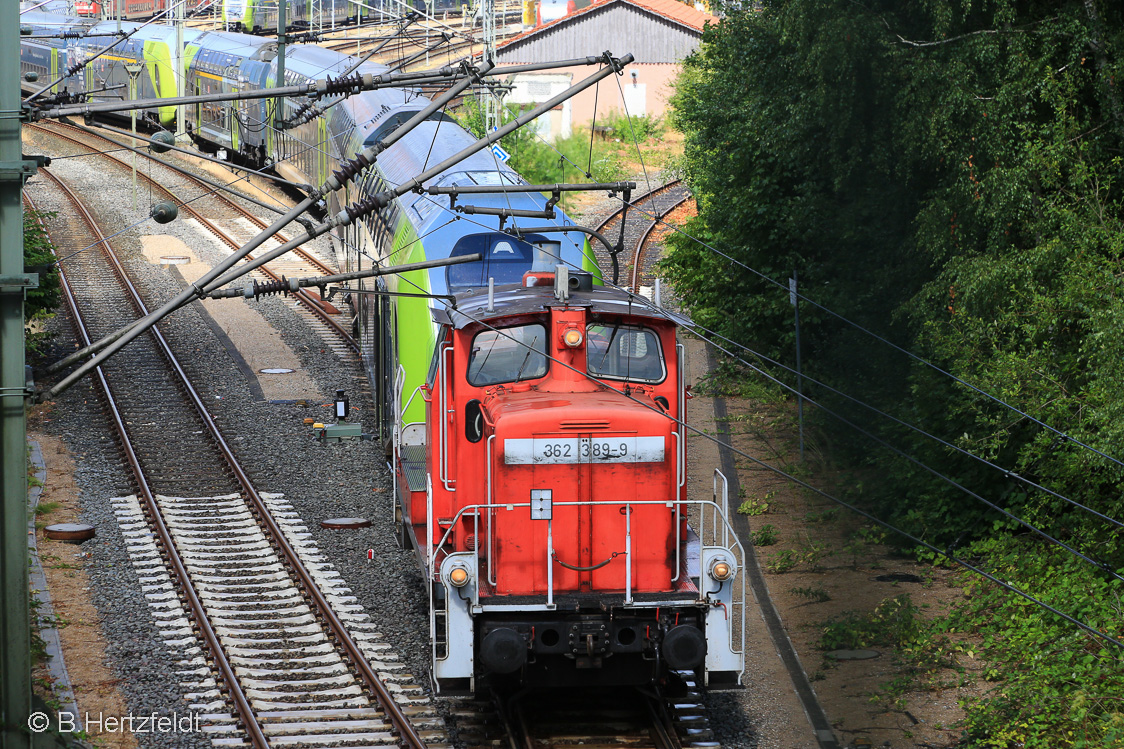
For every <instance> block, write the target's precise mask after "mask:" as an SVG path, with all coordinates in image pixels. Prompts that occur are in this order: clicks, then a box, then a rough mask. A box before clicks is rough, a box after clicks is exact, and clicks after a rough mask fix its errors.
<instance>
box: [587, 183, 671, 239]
mask: <svg viewBox="0 0 1124 749" xmlns="http://www.w3.org/2000/svg"><path fill="white" fill-rule="evenodd" d="M682 182H683V180H681V179H673V180H672V181H670V182H665V183H664V184H662V185H659V186H658V187H654V188H652V189H651V190H649V191H648V192H646V193H643V194H642V195H637V196H635V197H633V198H632V203H631V204H630V205H629V206H621V207H620V208H618V209H617V210H615V211H613V212H612V213H610V214H609V215H608V216H607V217H606V218H605V219H603V220H602V221H601V223H600V224H598V225H597V231H599V232H601V233H602V234H604V233H605V231H606V229H608V228H609V225H610V224H611V223H613V222H614V221H616V220H618V219H619V218H620V216H621V213H623V212H624V209H625V208H626V207H632V206H638V205H640V204H641V203H643V202H644V201H646V200H651V199H652V198H654V197H656V196H657V195H660V194H662V193H664V192H667V191H668V190H670V189H671V188H673V187H675V186H676V185H679V184H681V183H682Z"/></svg>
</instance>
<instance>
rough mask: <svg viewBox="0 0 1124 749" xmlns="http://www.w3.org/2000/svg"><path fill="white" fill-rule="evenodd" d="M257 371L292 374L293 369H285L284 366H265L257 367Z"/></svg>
mask: <svg viewBox="0 0 1124 749" xmlns="http://www.w3.org/2000/svg"><path fill="white" fill-rule="evenodd" d="M258 371H259V372H261V373H262V374H292V372H293V370H291V369H285V368H284V367H266V368H265V369H259V370H258Z"/></svg>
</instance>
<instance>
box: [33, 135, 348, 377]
mask: <svg viewBox="0 0 1124 749" xmlns="http://www.w3.org/2000/svg"><path fill="white" fill-rule="evenodd" d="M26 127H29V128H30V129H31V130H33V131H35V132H40V133H45V134H47V135H49V136H51V137H54V138H58V139H61V140H63V141H66V142H68V143H71V144H73V145H75V146H78V147H79V148H83V149H85V150H87V151H90V152H91V153H94V154H97V155H98V157H99V158H104V159H107V160H108V161H109V162H110V163H111V164H112V165H113V166H114V167H115V168H117V169H121V170H126V171H130V172H131V170H132V166H131V165H130V164H128V163H126V162H125V161H124V160H123V159H121V158H118V157H117V156H116V155H114V154H112V153H104V152H102V151H101V150H99V149H98V148H96V147H94V146H92V145H90V144H89V143H87V142H85V141H84V140H83V139H84V138H98V139H100V140H101V141H102V142H104V143H106V144H109V145H113V146H118V145H120V144H119V143H118V142H117V141H115V140H113V139H111V138H107V137H105V136H102V135H100V134H97V135H95V134H93V133H89V132H87V131H85V130H82V129H80V128H77V127H74V126H72V125H67V124H65V123H52V124H50V125H45V124H40V123H32V124H28V125H26ZM145 158H146V159H147V161H148V163H150V164H152V165H153V168H155V169H159V170H163V171H164V172H165V173H167V177H166V178H165V179H163V180H158V179H155V178H154V177H152V176H151V174H146V173H145V172H144V170H142V169H138V170H137V176H138V177H139V178H140V179H142V180H144V182H145V183H146V184H147V185H149V186H150V187H151V189H152V190H153V191H154V192H156V193H159V194H161V195H163V196H165V197H166V198H167V199H168V200H171V201H173V202H174V203H175V204H176V205H177V206H179V208H180V209H181V210H182V211H184V213H186V214H187V215H188V217H189V218H188V220H192V221H195V222H197V224H198V225H199V226H200V227H201V228H202V229H204V230H205V231H206V232H207V233H209V234H211V235H212V236H214V237H215V238H216V239H218V240H219V242H220V243H221V244H223V245H225V246H226V247H227V248H229V249H230V250H232V251H233V250H237V249H238V248H239V247H241V246H242V244H243V242H244V241H246V240H248V239H250V238H251V237H252V236H253V235H255V234H257V233H258V232H259V231H261V230H262V229H265V228H266V227H267V226H268V224H267V223H266V222H265V221H263V220H262V219H260V218H259V217H258V216H256V215H255V214H254V213H252V212H251V211H248V210H246V208H244V207H243V206H241V205H240V204H239V203H237V202H236V201H234V200H231V199H230V198H228V197H227V196H225V195H223V194H222V193H220V192H216V191H215V190H214V188H212V187H211V186H209V185H207V184H206V183H204V182H202V181H200V180H198V179H196V178H194V177H192V176H190V175H188V174H183V173H182V172H175V171H173V170H171V169H168V168H167V167H165V166H163V165H162V164H160V163H159V162H158V161H156V160H155V159H149V158H148V157H145ZM176 181H182V182H184V183H186V186H187V187H190V188H193V189H195V190H198V191H199V192H200V193H202V194H203V195H205V196H206V200H208V201H210V202H211V203H212V205H213V206H214V208H215V211H216V212H217V213H218V215H225V216H226V217H228V219H229V220H228V221H227V222H226V223H227V227H226V228H224V227H223V226H220V225H219V223H218V221H217V220H216V219H214V218H212V217H211V215H210V214H209V212H204V210H202V209H201V208H200V207H198V206H197V205H196V201H187V200H183V199H181V198H179V197H177V196H176V195H175V194H173V193H172V191H171V190H170V189H169V188H168V187H167V185H168V184H174V183H175V182H176ZM232 224H233V226H232ZM236 229H237V230H239V234H238V235H235V233H234V231H235V230H236ZM287 241H288V237H286V236H285V235H284V234H281V233H278V234H276V235H274V237H273V241H272V242H270V243H267V244H265V245H263V249H265V250H269V249H271V248H272V247H274V246H276V244H280V243H284V242H287ZM275 243H276V244H275ZM253 257H254V256H253V255H252V254H251V255H248V256H247V257H246V258H245V259H244V262H250V261H251V260H252V259H253ZM294 258H296V259H294ZM335 272H336V270H335V269H333V268H332V267H331V266H330V265H329V264H328V263H327V262H326V261H325V260H323V259H322V258H320V257H318V256H317V255H316V254H315V253H313V252H311V251H309V250H307V249H302V248H297V249H296V250H294V251H293V252H292V253H289V255H288V256H285V257H281V258H278V259H277V260H275V261H273V262H271V263H269V264H267V265H266V266H263V267H262V268H260V269H258V270H255V271H254V272H252V273H251V274H250V277H251V278H257V279H259V280H262V279H265V280H269V281H278V280H280V279H281V277H282V276H288V277H300V276H309V275H316V274H322V275H329V274H332V273H335ZM293 296H294V297H295V298H296V300H297V302H298V303H299V304H300V305H301V309H302V310H303V312H304V316H305V318H306V320H307V321H308V322H309V324H310V325H311V326H312V327H313V328H314V329H316V330H317V331H318V332H319V333H321V334H322V335H323V337H324V338H325V339H326V340H327V341H328V343H329V345H331V347H332V349H333V350H334V351H335V353H336V354H337V355H340V356H341V357H343V358H345V359H350V360H351V361H353V362H358V354H359V350H360V347H359V342H358V341H356V340H355V338H354V337H353V336H352V335H351V330H350V321H348V322H341V321H340V320H338V319H337V318H338V317H339V316H340V315H339V311H338V310H337V309H336V308H335V307H334V306H332V305H328V304H326V303H325V302H323V301H322V300H321V299H320V298H319V297H318V296H317V295H315V294H314V293H311V292H309V291H308V290H307V289H301V290H300V291H298V292H297V293H295V294H293Z"/></svg>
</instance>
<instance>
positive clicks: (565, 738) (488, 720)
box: [454, 672, 719, 749]
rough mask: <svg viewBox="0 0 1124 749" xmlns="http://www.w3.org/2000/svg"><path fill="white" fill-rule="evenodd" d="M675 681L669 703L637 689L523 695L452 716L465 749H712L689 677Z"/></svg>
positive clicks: (699, 699)
mask: <svg viewBox="0 0 1124 749" xmlns="http://www.w3.org/2000/svg"><path fill="white" fill-rule="evenodd" d="M677 676H678V677H679V679H681V683H680V685H679V689H678V690H677V691H678V696H676V697H674V698H672V697H667V696H663V695H660V694H657V693H656V692H654V691H648V690H641V689H634V690H627V689H625V690H621V689H616V690H610V689H605V690H593V691H592V692H591V691H589V690H585V691H581V692H574V691H569V690H554V691H549V692H534V691H524V692H519V693H516V694H513V695H498V694H494V695H493V696H492V701H491V702H490V703H483V702H477V703H467V704H466V705H464V706H462V708H461V709H460V710H456V711H454V712H455V713H456V714H457V716H458V726H459V732H460V738H461V740H462V741H463V742H464V743H465V745H466V746H467V747H469V749H484V748H485V747H504V748H505V749H565V748H566V747H579V746H580V747H583V748H584V749H619V748H620V747H629V748H630V749H693V748H695V747H698V748H700V749H701V748H703V747H718V746H719V744H718V742H716V741H715V740H714V734H713V731H711V729H710V725H709V720H708V718H707V714H706V709H705V707H704V706H703V705H702V697H701V695H700V693H699V691H698V689H697V688H696V685H695V683H694V675H693V674H691V673H690V672H681V673H679V674H677Z"/></svg>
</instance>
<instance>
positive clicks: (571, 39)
mask: <svg viewBox="0 0 1124 749" xmlns="http://www.w3.org/2000/svg"><path fill="white" fill-rule="evenodd" d="M700 36H701V33H700V32H698V31H695V30H694V29H689V28H685V27H684V26H682V25H681V24H678V23H675V22H673V21H669V20H668V19H666V18H664V17H662V16H659V15H656V14H655V13H652V12H650V11H647V10H644V9H643V8H638V7H637V6H635V5H629V4H628V3H612V4H611V5H607V6H605V7H604V8H598V9H597V10H592V11H589V12H587V13H583V14H581V15H579V16H574V17H571V18H568V19H566V20H564V21H562V22H559V23H556V24H555V25H553V26H550V27H547V28H545V29H543V30H541V31H538V32H537V33H535V34H533V35H530V36H527V37H524V38H523V39H516V40H515V41H512V42H509V43H508V44H506V45H504V46H503V47H501V48H500V49H499V50H497V54H496V57H497V60H496V62H497V63H498V64H500V65H509V64H513V63H529V62H552V61H554V60H570V59H573V58H576V57H586V56H588V55H591V54H592V55H599V54H601V53H602V52H604V51H606V50H608V51H609V52H612V53H613V54H614V55H615V56H618V57H619V56H621V55H624V54H625V53H627V52H631V53H632V54H633V56H635V57H636V61H637V62H641V63H676V62H679V61H680V60H682V59H683V58H684V57H686V56H687V55H689V54H690V53H691V52H692V51H693V50H694V49H695V48H696V47H698V46H699V37H700Z"/></svg>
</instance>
